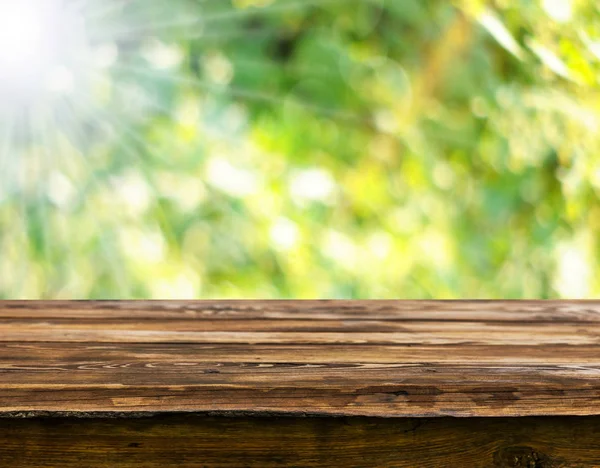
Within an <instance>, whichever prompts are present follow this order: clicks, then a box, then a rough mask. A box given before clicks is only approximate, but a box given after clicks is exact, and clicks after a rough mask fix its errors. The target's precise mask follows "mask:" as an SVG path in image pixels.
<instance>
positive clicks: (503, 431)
mask: <svg viewBox="0 0 600 468" xmlns="http://www.w3.org/2000/svg"><path fill="white" fill-rule="evenodd" d="M0 466H2V467H21V468H29V467H31V468H44V467H60V468H82V467H86V468H101V467H102V468H108V467H110V468H133V467H136V468H154V467H160V468H165V467H175V466H176V467H182V468H192V467H193V468H212V467H215V468H217V467H219V468H243V467H260V468H269V467H333V466H340V467H342V466H343V467H348V468H351V467H369V468H372V467H407V468H415V467H469V468H477V467H529V468H532V467H537V468H550V467H577V466H600V417H580V418H577V417H550V418H543V417H536V418H492V419H488V418H474V419H452V418H436V419H422V418H421V419H410V418H406V419H373V418H277V417H270V418H264V417H263V418H248V417H235V418H222V417H203V416H195V415H187V416H186V415H167V416H157V417H146V418H139V419H135V418H124V419H72V418H37V419H0Z"/></svg>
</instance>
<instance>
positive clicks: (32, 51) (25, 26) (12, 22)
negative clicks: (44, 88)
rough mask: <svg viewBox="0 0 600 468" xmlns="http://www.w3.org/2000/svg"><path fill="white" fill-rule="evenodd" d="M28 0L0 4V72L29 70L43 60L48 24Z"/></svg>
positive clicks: (41, 11) (47, 44)
mask: <svg viewBox="0 0 600 468" xmlns="http://www.w3.org/2000/svg"><path fill="white" fill-rule="evenodd" d="M46 20H47V18H45V17H44V10H43V9H41V8H36V5H35V2H32V1H25V2H23V1H20V0H19V1H3V2H1V3H0V67H1V70H2V72H7V73H10V74H13V73H15V72H16V73H18V74H20V73H28V72H33V71H35V69H36V68H37V67H38V66H39V64H40V63H43V62H44V61H45V59H46V55H45V53H46V52H47V47H48V46H49V45H50V44H49V43H48V42H47V41H48V39H49V37H48V36H49V35H51V31H50V24H48V23H47V21H46Z"/></svg>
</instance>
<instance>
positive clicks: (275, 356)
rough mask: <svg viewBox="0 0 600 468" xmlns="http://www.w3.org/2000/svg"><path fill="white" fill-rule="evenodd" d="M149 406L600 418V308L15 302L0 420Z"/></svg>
mask: <svg viewBox="0 0 600 468" xmlns="http://www.w3.org/2000/svg"><path fill="white" fill-rule="evenodd" d="M140 412H141V413H147V414H155V413H163V412H166V413H170V412H190V413H203V412H204V413H207V412H210V413H218V414H238V413H243V414H255V415H261V414H272V413H277V414H288V415H300V414H301V415H306V414H310V415H335V416H377V417H434V416H436V417H437V416H465V417H469V416H478V417H485V416H494V417H499V416H541V415H553V416H558V415H567V416H568V415H600V302H598V301H548V302H543V301H498V302H496V301H441V302H440V301H437V302H436V301H425V302H418V301H290V302H286V301H196V302H165V301H158V302H152V301H143V302H27V301H6V302H0V415H4V416H17V415H29V416H32V415H33V416H34V415H40V414H47V413H50V414H62V415H77V414H82V415H83V414H95V415H102V414H109V413H119V414H139V413H140Z"/></svg>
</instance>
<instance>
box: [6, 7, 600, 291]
mask: <svg viewBox="0 0 600 468" xmlns="http://www.w3.org/2000/svg"><path fill="white" fill-rule="evenodd" d="M599 7H600V3H597V2H593V1H587V0H539V1H538V0H511V1H509V0H496V1H491V0H489V1H484V0H463V1H459V0H457V1H454V2H452V1H449V0H318V1H312V0H101V1H100V0H72V1H66V0H65V1H59V0H23V1H22V2H21V1H19V2H12V1H11V2H8V1H7V2H3V3H1V6H0V297H2V298H29V299H41V298H80V299H87V298H117V299H118V298H365V299H369V298H553V297H570V298H576V297H593V296H598V295H599V294H600V267H599V266H598V260H599V259H600V240H599V239H598V236H597V235H596V234H597V232H598V231H599V229H600V204H599V201H600V137H599V127H600V88H599V83H600V9H599Z"/></svg>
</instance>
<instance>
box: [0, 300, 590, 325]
mask: <svg viewBox="0 0 600 468" xmlns="http://www.w3.org/2000/svg"><path fill="white" fill-rule="evenodd" d="M0 318H7V319H10V318H77V319H81V320H87V319H92V318H100V319H111V318H114V319H132V318H133V319H189V320H198V319H202V318H210V319H213V320H215V319H231V318H235V319H255V318H263V319H269V318H271V319H278V320H287V319H302V318H304V319H310V320H343V319H355V320H359V319H365V320H373V319H383V320H444V321H500V322H507V321H518V322H526V321H534V322H563V323H564V322H583V323H588V322H592V323H596V322H600V301H561V300H555V301H481V300H479V301H394V300H379V301H377V300H376V301H331V300H321V301H314V300H313V301H232V300H228V301H1V302H0Z"/></svg>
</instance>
